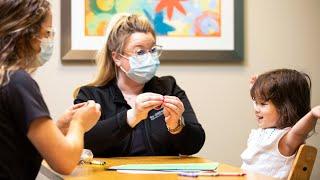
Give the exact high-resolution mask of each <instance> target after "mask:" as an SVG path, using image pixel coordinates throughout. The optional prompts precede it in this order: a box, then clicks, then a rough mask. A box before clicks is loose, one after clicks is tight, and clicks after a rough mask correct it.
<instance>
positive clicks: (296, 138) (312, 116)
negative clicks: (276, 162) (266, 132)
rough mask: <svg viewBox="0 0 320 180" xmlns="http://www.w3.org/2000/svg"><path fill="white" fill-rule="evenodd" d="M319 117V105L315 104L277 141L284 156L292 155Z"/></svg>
mask: <svg viewBox="0 0 320 180" xmlns="http://www.w3.org/2000/svg"><path fill="white" fill-rule="evenodd" d="M318 118H320V106H316V107H314V108H312V109H311V111H310V112H309V113H308V114H306V115H305V116H303V118H301V119H300V120H299V121H298V122H297V123H296V124H295V125H294V126H293V127H292V129H291V130H290V131H289V132H288V133H287V134H286V135H284V136H283V137H282V138H281V140H280V142H279V151H280V152H281V154H283V155H285V156H291V155H293V154H294V153H295V152H296V151H297V150H298V148H299V146H300V145H301V144H303V143H304V142H305V140H306V139H307V137H308V134H309V133H310V132H311V131H312V130H313V129H314V127H315V125H316V122H317V119H318Z"/></svg>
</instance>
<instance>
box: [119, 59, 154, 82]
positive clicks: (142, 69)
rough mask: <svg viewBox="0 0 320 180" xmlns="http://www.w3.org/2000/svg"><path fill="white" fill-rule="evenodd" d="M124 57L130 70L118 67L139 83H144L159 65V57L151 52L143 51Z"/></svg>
mask: <svg viewBox="0 0 320 180" xmlns="http://www.w3.org/2000/svg"><path fill="white" fill-rule="evenodd" d="M122 56H123V55H122ZM123 57H125V56H123ZM125 58H126V59H128V61H129V64H130V70H129V71H125V70H124V69H123V68H122V67H120V68H121V69H122V71H124V72H125V73H126V74H127V76H128V77H129V78H130V79H132V80H134V81H135V82H137V83H139V84H145V83H146V82H148V81H149V80H150V79H151V78H152V77H153V76H154V75H155V74H156V72H157V70H158V68H159V65H160V61H159V57H158V56H157V55H154V54H152V53H145V54H143V55H140V56H130V57H129V58H127V57H125Z"/></svg>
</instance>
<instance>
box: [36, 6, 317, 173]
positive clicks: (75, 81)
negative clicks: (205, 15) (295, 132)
mask: <svg viewBox="0 0 320 180" xmlns="http://www.w3.org/2000/svg"><path fill="white" fill-rule="evenodd" d="M52 2H53V11H54V12H53V14H54V18H55V19H54V26H56V28H57V30H58V32H57V42H56V44H55V45H56V49H55V54H54V57H53V58H52V61H51V62H49V63H47V64H46V65H45V66H44V67H42V68H40V69H39V70H38V72H37V73H36V74H35V78H36V79H37V81H38V83H39V85H40V87H41V90H42V92H43V94H44V96H45V99H46V102H47V104H48V106H49V109H50V111H51V114H52V116H53V117H54V118H57V117H58V116H59V114H61V113H62V112H63V111H64V109H66V108H67V107H68V106H69V105H71V104H72V91H73V89H74V88H75V87H76V86H77V85H80V84H83V83H86V82H88V81H89V80H90V79H91V78H92V77H93V74H94V72H95V67H94V66H93V65H83V64H82V65H81V64H73V65H70V64H69V65H64V64H62V63H61V60H60V40H59V39H60V33H61V32H60V1H52ZM244 8H245V10H244V11H245V14H244V21H245V25H244V27H245V59H244V63H243V64H239V65H235V64H216V63H211V64H203V63H202V64H189V65H188V64H183V65H181V64H163V65H162V66H161V68H160V70H159V71H158V75H169V74H170V75H173V76H175V77H176V79H177V81H178V84H179V85H180V86H181V87H182V88H183V89H184V90H185V91H186V92H187V94H188V96H189V98H190V101H191V103H192V104H193V107H194V109H195V111H196V113H197V116H198V118H199V120H200V122H201V123H202V125H203V127H204V128H205V130H206V136H207V138H206V143H205V145H204V147H203V149H202V150H201V152H200V153H199V154H198V155H199V156H204V157H206V158H209V159H211V160H213V161H220V162H224V163H230V164H233V165H236V166H240V165H241V160H240V154H241V152H242V151H243V150H244V148H245V144H246V140H247V137H248V134H249V132H250V129H251V128H255V127H256V124H255V120H254V116H253V110H252V106H251V102H250V98H249V89H248V79H249V77H250V75H252V74H255V73H261V72H264V71H268V70H271V69H274V68H284V67H285V68H295V69H298V70H302V71H305V72H307V73H308V74H309V75H310V76H311V78H312V82H313V86H312V105H313V106H314V105H316V104H320V81H319V79H320V71H319V70H320V63H319V61H320V57H319V52H320V45H319V44H318V43H319V41H320V35H319V34H320V1H319V0H308V1H305V0H281V1H279V0H268V1H266V0H246V1H245V6H244ZM66 18H67V17H66ZM317 131H318V132H320V128H319V125H318V126H317ZM308 143H309V144H312V145H314V146H316V147H317V148H318V150H319V147H320V137H319V134H316V135H314V136H313V137H311V138H310V139H309V140H308ZM318 154H320V152H319V153H318ZM319 178H320V155H318V157H317V161H316V165H315V167H314V170H313V179H319Z"/></svg>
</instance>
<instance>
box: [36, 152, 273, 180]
mask: <svg viewBox="0 0 320 180" xmlns="http://www.w3.org/2000/svg"><path fill="white" fill-rule="evenodd" d="M94 159H95V160H100V161H105V162H106V164H105V165H91V164H90V165H89V164H82V165H78V167H77V168H76V169H75V170H74V171H73V172H72V174H71V175H68V176H62V175H59V174H57V173H55V172H54V171H52V170H51V169H50V167H49V166H48V165H47V164H46V162H43V163H42V167H41V170H40V173H42V174H43V175H44V176H46V177H48V178H49V179H70V180H73V179H121V180H122V179H123V180H126V179H128V180H129V179H130V180H134V179H139V180H145V179H152V180H157V179H159V180H160V179H161V180H164V179H166V180H167V179H168V180H171V179H172V180H174V179H175V180H176V179H179V180H187V179H188V180H189V179H206V180H208V179H221V180H222V179H224V180H244V179H252V180H255V179H259V180H276V178H272V177H267V176H263V175H260V174H256V173H250V172H247V174H246V175H244V176H198V177H187V176H181V175H178V174H129V173H120V172H117V171H115V170H106V169H108V167H111V166H117V165H124V164H162V163H164V164H168V163H204V162H212V161H210V160H207V159H205V158H201V157H194V156H188V157H181V156H140V157H113V158H94ZM217 172H218V173H219V172H222V173H223V172H232V173H241V172H242V171H241V169H240V168H238V167H235V166H231V165H228V164H224V163H220V165H219V166H218V169H217Z"/></svg>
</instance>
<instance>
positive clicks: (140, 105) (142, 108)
mask: <svg viewBox="0 0 320 180" xmlns="http://www.w3.org/2000/svg"><path fill="white" fill-rule="evenodd" d="M162 103H163V96H162V95H161V94H156V93H150V92H148V93H142V94H139V95H138V96H137V97H136V101H135V106H134V107H133V108H132V109H130V110H128V112H127V122H128V124H129V125H130V126H131V127H135V126H136V125H137V124H138V123H139V122H140V121H141V120H144V119H146V118H147V117H148V113H149V111H150V110H152V109H155V108H156V107H158V106H161V105H162Z"/></svg>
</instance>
